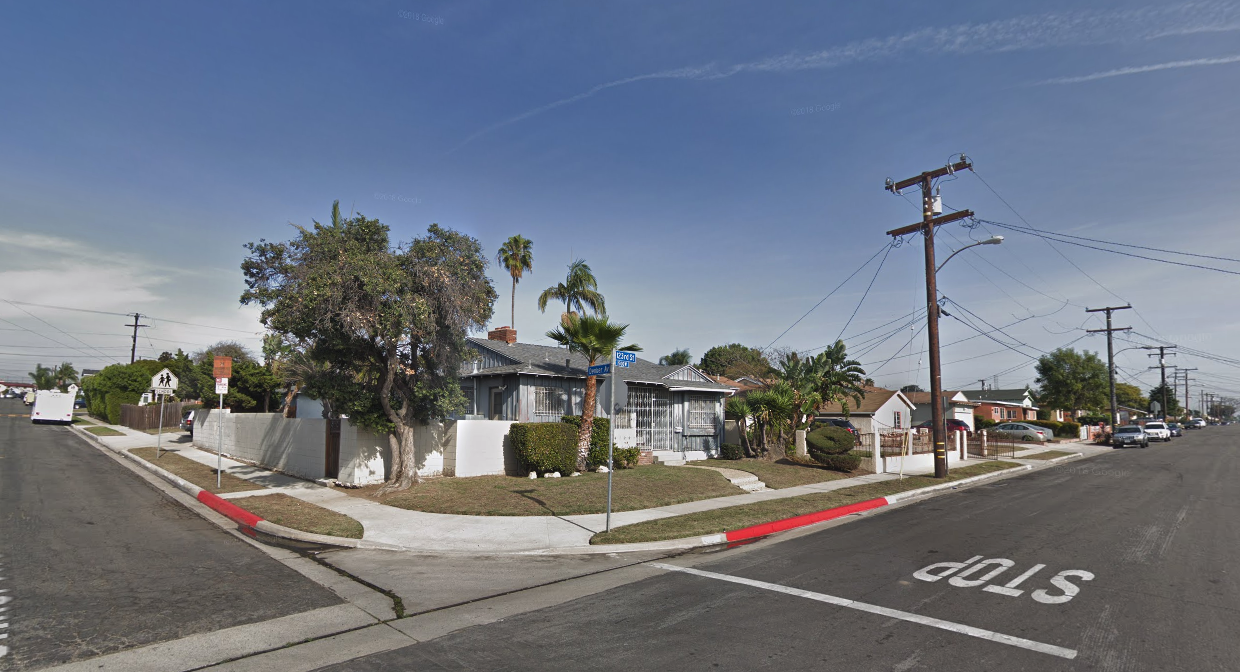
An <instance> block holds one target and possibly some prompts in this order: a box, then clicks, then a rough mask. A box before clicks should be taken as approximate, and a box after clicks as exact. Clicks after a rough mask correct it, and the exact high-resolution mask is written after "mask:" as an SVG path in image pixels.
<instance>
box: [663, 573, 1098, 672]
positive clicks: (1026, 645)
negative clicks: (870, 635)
mask: <svg viewBox="0 0 1240 672" xmlns="http://www.w3.org/2000/svg"><path fill="white" fill-rule="evenodd" d="M646 564H648V565H649V566H651V567H657V568H659V569H665V570H668V571H672V572H682V573H684V574H692V575H694V576H701V577H705V578H707V579H717V580H719V581H728V582H730V583H739V584H741V585H744V586H751V587H753V588H761V589H763V590H770V591H774V592H777V593H784V594H786V595H795V596H797V597H804V598H806V599H810V600H816V601H818V602H826V603H827V604H834V605H836V606H839V607H848V608H849V609H856V610H858V611H865V612H868V613H871V614H878V615H880V616H887V617H889V618H898V619H900V620H903V621H909V622H910V623H920V624H921V625H928V626H930V627H932V628H939V629H941V630H948V631H950V632H956V633H960V634H962V635H969V636H970V637H977V638H979V639H986V640H990V641H992V642H998V643H1000V644H1007V645H1009V646H1016V647H1020V648H1022V649H1028V650H1030V651H1037V652H1038V653H1046V654H1050V655H1052V656H1059V657H1060V658H1067V659H1068V660H1072V659H1073V658H1076V651H1075V650H1074V649H1065V648H1063V647H1062V646H1055V645H1053V644H1043V643H1041V642H1035V641H1033V640H1031V639H1023V638H1021V637H1013V636H1011V635H1005V634H1002V633H998V632H992V631H990V630H983V629H981V628H975V627H973V626H971V625H962V624H960V623H952V622H951V621H944V620H941V619H937V618H931V617H929V616H922V615H921V614H913V613H909V612H907V611H900V610H898V609H888V608H887V607H880V606H877V605H874V604H866V603H865V602H858V601H856V600H849V599H846V598H843V597H835V596H834V595H825V594H823V593H815V592H813V591H809V590H801V589H800V588H790V587H788V586H781V585H779V584H778V583H767V582H766V581H755V580H753V579H745V578H741V577H739V576H731V575H728V574H716V573H715V572H705V571H702V570H700V569H692V568H689V567H678V566H676V565H665V564H663V563H661V562H648V563H646Z"/></svg>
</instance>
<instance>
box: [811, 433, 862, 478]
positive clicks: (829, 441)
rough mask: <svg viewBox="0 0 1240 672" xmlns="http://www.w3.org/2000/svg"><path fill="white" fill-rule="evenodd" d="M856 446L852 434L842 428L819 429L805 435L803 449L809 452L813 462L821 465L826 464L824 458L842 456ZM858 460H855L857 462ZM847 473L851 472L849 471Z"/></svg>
mask: <svg viewBox="0 0 1240 672" xmlns="http://www.w3.org/2000/svg"><path fill="white" fill-rule="evenodd" d="M856 445H857V439H856V437H854V436H853V434H852V432H850V431H848V430H847V429H844V428H842V427H834V426H830V427H819V428H818V429H815V430H814V431H812V432H810V433H809V434H806V435H805V447H806V449H807V450H808V451H809V456H810V457H812V458H814V461H815V462H818V463H819V464H823V465H826V464H827V463H826V462H824V461H823V460H824V458H825V457H827V456H830V455H843V454H845V453H847V452H848V451H850V450H852V449H853V448H854V447H856ZM860 459H861V458H857V460H860ZM828 466H829V465H828ZM833 468H834V467H833ZM855 468H856V467H854V469H855ZM848 471H851V469H849V470H848Z"/></svg>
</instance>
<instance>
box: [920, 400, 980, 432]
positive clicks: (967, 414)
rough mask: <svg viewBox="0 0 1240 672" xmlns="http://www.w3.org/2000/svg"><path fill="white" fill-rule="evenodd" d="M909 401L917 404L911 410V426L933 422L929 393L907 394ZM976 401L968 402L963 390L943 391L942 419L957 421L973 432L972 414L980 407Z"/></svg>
mask: <svg viewBox="0 0 1240 672" xmlns="http://www.w3.org/2000/svg"><path fill="white" fill-rule="evenodd" d="M906 396H907V397H908V399H909V401H911V402H913V403H914V404H917V408H915V409H913V424H914V425H917V424H921V423H923V422H929V421H930V420H933V419H934V418H933V413H932V410H933V409H932V407H931V406H930V393H929V392H909V393H908V394H907V395H906ZM980 405H981V404H979V403H978V402H976V401H970V400H969V396H968V394H966V393H965V392H964V391H963V390H943V417H944V418H946V419H948V420H959V421H961V422H963V423H965V424H966V425H968V426H969V431H970V432H971V431H973V430H974V429H975V428H974V426H973V413H974V411H976V410H977V407H978V406H980Z"/></svg>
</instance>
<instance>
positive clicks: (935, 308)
mask: <svg viewBox="0 0 1240 672" xmlns="http://www.w3.org/2000/svg"><path fill="white" fill-rule="evenodd" d="M972 168H973V162H972V161H970V160H969V157H967V156H964V155H963V154H962V155H961V156H960V161H958V162H956V163H949V164H948V165H946V166H943V167H942V168H938V169H935V170H931V171H927V172H924V173H922V174H921V175H918V176H916V177H910V178H908V179H906V180H901V181H899V182H893V181H891V180H890V179H888V180H887V187H886V188H887V190H888V191H890V192H892V193H893V194H899V193H900V191H901V190H902V189H908V188H909V187H913V186H921V222H920V223H918V224H910V225H909V226H905V227H901V228H899V229H893V230H891V231H888V232H887V235H889V236H893V237H897V236H903V235H906V234H909V233H916V232H919V231H920V232H921V235H922V240H923V241H924V242H925V246H926V330H927V331H928V332H929V338H930V347H929V350H930V413H931V432H932V433H933V439H934V477H935V478H947V428H946V427H945V426H944V425H943V373H942V371H941V370H940V362H939V290H938V284H937V282H936V281H935V271H936V270H937V265H936V263H935V259H934V230H935V229H936V228H937V227H940V226H942V225H944V224H949V223H951V222H956V221H959V220H962V219H966V218H969V217H972V216H973V211H972V210H960V211H957V212H953V213H952V214H950V215H939V216H938V217H935V216H934V210H935V201H934V195H933V194H932V193H931V189H932V188H933V182H934V180H935V179H936V178H939V177H943V176H945V175H951V174H953V173H955V172H956V171H959V170H971V169H972Z"/></svg>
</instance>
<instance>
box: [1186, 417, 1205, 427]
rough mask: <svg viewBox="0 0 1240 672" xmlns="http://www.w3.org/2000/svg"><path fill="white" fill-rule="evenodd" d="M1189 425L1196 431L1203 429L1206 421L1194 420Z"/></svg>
mask: <svg viewBox="0 0 1240 672" xmlns="http://www.w3.org/2000/svg"><path fill="white" fill-rule="evenodd" d="M1189 425H1190V426H1191V427H1193V428H1194V429H1201V428H1202V427H1205V426H1206V421H1205V420H1202V419H1201V418H1193V419H1192V422H1191V423H1189Z"/></svg>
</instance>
